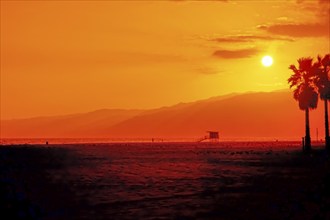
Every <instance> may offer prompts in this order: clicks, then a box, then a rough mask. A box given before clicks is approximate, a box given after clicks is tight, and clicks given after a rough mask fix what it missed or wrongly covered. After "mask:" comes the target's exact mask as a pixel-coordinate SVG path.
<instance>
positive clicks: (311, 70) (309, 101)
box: [288, 57, 318, 153]
mask: <svg viewBox="0 0 330 220" xmlns="http://www.w3.org/2000/svg"><path fill="white" fill-rule="evenodd" d="M298 65H299V66H298V68H297V67H296V66H295V65H290V67H289V69H291V70H292V71H293V74H292V75H291V77H290V78H289V79H288V83H289V85H290V88H294V90H293V98H294V99H295V100H297V101H298V103H299V108H300V109H301V110H304V111H305V144H304V146H303V151H304V152H306V153H308V152H310V150H311V136H310V128H309V109H315V108H316V107H317V101H318V94H317V89H316V86H315V78H316V77H315V66H314V65H313V58H310V57H307V58H300V59H298Z"/></svg>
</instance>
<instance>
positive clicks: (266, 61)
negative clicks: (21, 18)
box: [261, 56, 273, 67]
mask: <svg viewBox="0 0 330 220" xmlns="http://www.w3.org/2000/svg"><path fill="white" fill-rule="evenodd" d="M261 63H262V65H264V66H266V67H269V66H271V65H272V64H273V58H272V57H271V56H264V57H263V58H262V60H261Z"/></svg>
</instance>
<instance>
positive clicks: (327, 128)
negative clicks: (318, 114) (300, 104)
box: [324, 99, 330, 152]
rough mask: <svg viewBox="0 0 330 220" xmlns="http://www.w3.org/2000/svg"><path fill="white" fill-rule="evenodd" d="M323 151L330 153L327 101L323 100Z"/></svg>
mask: <svg viewBox="0 0 330 220" xmlns="http://www.w3.org/2000/svg"><path fill="white" fill-rule="evenodd" d="M324 125H325V149H326V150H327V151H328V152H330V138H329V120H328V100H327V99H324Z"/></svg>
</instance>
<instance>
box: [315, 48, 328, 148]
mask: <svg viewBox="0 0 330 220" xmlns="http://www.w3.org/2000/svg"><path fill="white" fill-rule="evenodd" d="M316 65H317V69H316V76H317V81H316V85H317V87H318V91H319V94H320V99H321V100H323V101H324V125H325V148H326V150H327V151H328V152H330V137H329V120H328V100H330V79H329V72H330V54H327V55H325V56H324V57H323V58H322V57H321V56H318V57H317V63H316Z"/></svg>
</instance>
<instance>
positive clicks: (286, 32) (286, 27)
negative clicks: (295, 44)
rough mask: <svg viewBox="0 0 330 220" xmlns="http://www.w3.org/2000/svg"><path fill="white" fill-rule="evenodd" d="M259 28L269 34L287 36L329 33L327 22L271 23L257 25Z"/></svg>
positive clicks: (310, 35) (329, 28) (317, 35)
mask: <svg viewBox="0 0 330 220" xmlns="http://www.w3.org/2000/svg"><path fill="white" fill-rule="evenodd" d="M258 28H259V29H261V30H265V31H267V32H268V33H270V34H276V35H283V36H289V37H323V36H329V35H330V26H329V23H327V24H321V23H316V24H273V25H269V26H267V25H259V26H258Z"/></svg>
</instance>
